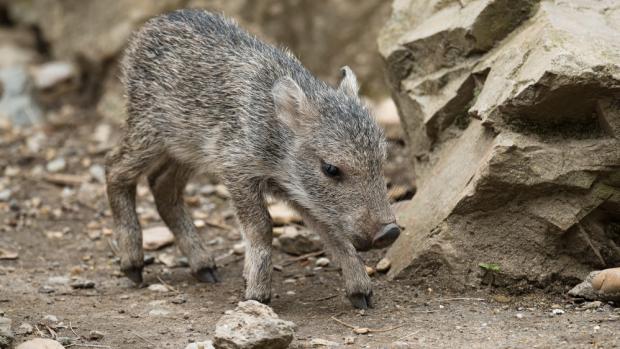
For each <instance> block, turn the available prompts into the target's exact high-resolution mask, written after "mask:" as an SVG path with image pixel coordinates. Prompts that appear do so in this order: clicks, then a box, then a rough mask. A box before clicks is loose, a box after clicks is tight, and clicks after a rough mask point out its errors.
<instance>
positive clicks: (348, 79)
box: [338, 65, 360, 97]
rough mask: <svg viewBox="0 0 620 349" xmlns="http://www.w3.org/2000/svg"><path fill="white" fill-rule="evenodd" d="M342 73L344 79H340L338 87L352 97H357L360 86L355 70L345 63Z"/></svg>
mask: <svg viewBox="0 0 620 349" xmlns="http://www.w3.org/2000/svg"><path fill="white" fill-rule="evenodd" d="M340 74H341V75H342V80H340V86H338V89H339V90H340V91H343V92H344V93H346V94H348V95H349V96H351V97H357V93H358V92H359V90H360V87H359V85H358V84H357V77H356V76H355V74H354V73H353V70H351V68H349V66H348V65H345V66H344V67H342V68H340Z"/></svg>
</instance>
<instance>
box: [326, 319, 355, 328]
mask: <svg viewBox="0 0 620 349" xmlns="http://www.w3.org/2000/svg"><path fill="white" fill-rule="evenodd" d="M332 320H334V321H336V322H337V323H339V324H341V325H344V326H346V327H348V328H351V329H356V328H359V327H356V326H353V325H351V324H348V323H346V322H344V321H342V320H339V319H337V318H336V317H335V316H332Z"/></svg>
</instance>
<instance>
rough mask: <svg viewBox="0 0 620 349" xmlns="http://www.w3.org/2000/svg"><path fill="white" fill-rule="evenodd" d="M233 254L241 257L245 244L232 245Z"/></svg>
mask: <svg viewBox="0 0 620 349" xmlns="http://www.w3.org/2000/svg"><path fill="white" fill-rule="evenodd" d="M233 253H234V254H236V255H238V256H241V255H242V254H244V253H245V244H244V243H243V242H239V243H236V244H234V245H233Z"/></svg>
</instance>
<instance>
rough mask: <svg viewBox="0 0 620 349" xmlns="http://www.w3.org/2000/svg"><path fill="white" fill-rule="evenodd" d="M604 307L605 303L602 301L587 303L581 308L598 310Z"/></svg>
mask: <svg viewBox="0 0 620 349" xmlns="http://www.w3.org/2000/svg"><path fill="white" fill-rule="evenodd" d="M602 305H603V302H601V301H594V302H587V303H585V304H584V305H583V306H582V307H581V309H596V308H600V307H601V306H602Z"/></svg>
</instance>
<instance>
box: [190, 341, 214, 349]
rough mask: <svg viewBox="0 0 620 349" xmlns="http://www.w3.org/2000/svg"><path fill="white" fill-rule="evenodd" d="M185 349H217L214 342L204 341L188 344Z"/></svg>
mask: <svg viewBox="0 0 620 349" xmlns="http://www.w3.org/2000/svg"><path fill="white" fill-rule="evenodd" d="M185 349H215V348H214V347H213V342H211V341H204V342H194V343H190V344H188V345H187V346H186V347H185Z"/></svg>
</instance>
